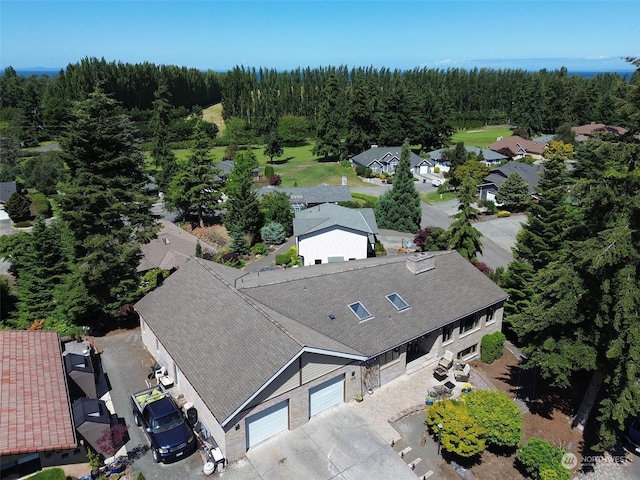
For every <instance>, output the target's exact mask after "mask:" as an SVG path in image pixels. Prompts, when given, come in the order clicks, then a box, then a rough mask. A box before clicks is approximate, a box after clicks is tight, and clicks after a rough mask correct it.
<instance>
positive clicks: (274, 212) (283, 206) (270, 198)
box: [260, 192, 295, 236]
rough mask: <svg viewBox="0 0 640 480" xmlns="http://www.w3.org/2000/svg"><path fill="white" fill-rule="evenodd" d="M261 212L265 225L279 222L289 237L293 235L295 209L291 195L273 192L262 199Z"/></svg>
mask: <svg viewBox="0 0 640 480" xmlns="http://www.w3.org/2000/svg"><path fill="white" fill-rule="evenodd" d="M260 211H261V212H262V216H263V219H264V224H265V225H267V224H268V223H270V222H277V223H279V224H280V225H282V227H283V228H284V231H285V234H286V235H287V236H289V235H291V234H292V233H293V217H294V216H295V215H294V213H293V209H292V208H291V201H290V198H289V195H287V194H286V193H284V192H271V193H268V194H267V195H264V196H263V197H262V198H261V199H260Z"/></svg>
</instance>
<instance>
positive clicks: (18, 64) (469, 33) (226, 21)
mask: <svg viewBox="0 0 640 480" xmlns="http://www.w3.org/2000/svg"><path fill="white" fill-rule="evenodd" d="M627 55H631V56H640V1H638V0H626V1H625V0H623V1H616V0H612V1H589V0H564V1H562V0H556V1H531V0H528V1H526V0H502V1H472V0H468V1H458V0H448V1H444V0H441V1H437V0H422V1H402V0H385V1H383V0H379V1H376V0H369V1H338V0H335V1H322V2H320V1H306V0H297V1H272V0H263V1H243V0H234V1H215V0H200V1H176V0H172V1H158V0H138V1H133V2H131V1H115V0H112V1H93V0H84V1H80V2H77V1H57V0H44V1H34V0H22V1H13V0H1V1H0V67H1V68H3V69H4V67H6V66H9V65H11V66H13V67H14V68H16V69H24V68H31V67H53V68H64V67H66V66H67V65H68V64H69V63H76V62H78V61H79V60H81V59H82V58H84V57H98V58H101V57H104V58H105V59H106V60H108V61H111V60H115V61H122V62H129V63H138V62H144V61H148V62H152V63H156V64H173V65H180V66H187V67H195V68H200V69H215V70H226V69H229V68H232V67H233V66H235V65H245V66H249V67H260V66H263V67H269V68H277V69H290V68H295V67H298V66H301V67H306V66H311V67H317V66H326V65H336V66H337V65H348V66H350V67H351V66H370V65H371V66H374V67H378V68H380V67H387V68H391V69H394V68H399V69H410V68H414V67H438V68H448V67H465V68H466V67H473V66H478V67H483V66H486V67H492V68H525V69H534V70H537V69H539V68H549V69H555V68H559V67H560V66H563V65H564V66H567V68H569V69H570V70H574V71H575V70H610V71H613V70H631V68H630V67H629V65H628V64H626V63H625V62H624V61H622V60H621V59H620V57H622V56H627Z"/></svg>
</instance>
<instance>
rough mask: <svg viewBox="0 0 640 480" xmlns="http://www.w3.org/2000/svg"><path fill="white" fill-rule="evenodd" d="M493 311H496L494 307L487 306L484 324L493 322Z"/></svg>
mask: <svg viewBox="0 0 640 480" xmlns="http://www.w3.org/2000/svg"><path fill="white" fill-rule="evenodd" d="M495 313H496V307H489V308H487V318H486V320H485V322H484V323H485V324H486V325H488V324H490V323H493V322H494V321H495V320H496V318H495V316H494V315H495Z"/></svg>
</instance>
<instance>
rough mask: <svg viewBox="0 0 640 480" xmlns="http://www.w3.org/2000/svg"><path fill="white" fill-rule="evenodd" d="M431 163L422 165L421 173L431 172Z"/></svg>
mask: <svg viewBox="0 0 640 480" xmlns="http://www.w3.org/2000/svg"><path fill="white" fill-rule="evenodd" d="M429 168H430V167H429V165H420V173H421V174H423V175H424V174H425V173H429Z"/></svg>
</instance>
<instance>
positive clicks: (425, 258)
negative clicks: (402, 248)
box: [406, 252, 436, 275]
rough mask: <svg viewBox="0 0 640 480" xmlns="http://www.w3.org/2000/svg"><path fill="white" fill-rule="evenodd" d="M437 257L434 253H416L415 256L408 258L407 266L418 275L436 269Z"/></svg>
mask: <svg viewBox="0 0 640 480" xmlns="http://www.w3.org/2000/svg"><path fill="white" fill-rule="evenodd" d="M435 257H436V256H435V255H434V254H433V253H427V252H422V253H416V254H415V255H411V256H410V257H407V262H406V265H407V268H408V269H409V271H410V272H412V273H413V274H414V275H417V274H419V273H422V272H427V271H429V270H433V269H434V268H436V261H435Z"/></svg>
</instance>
